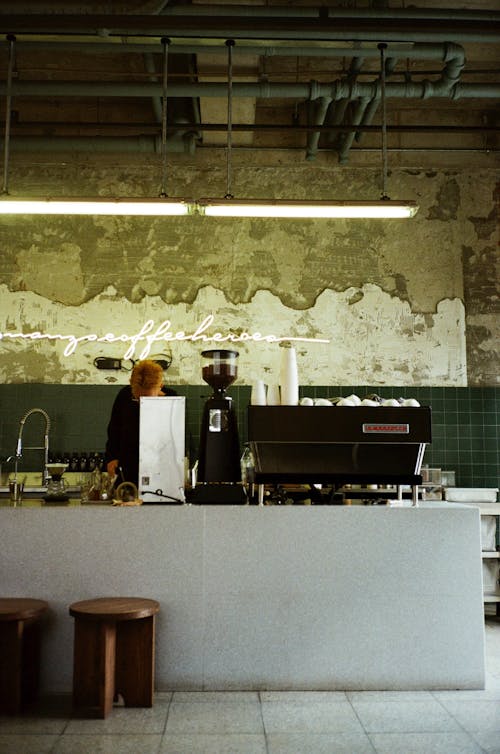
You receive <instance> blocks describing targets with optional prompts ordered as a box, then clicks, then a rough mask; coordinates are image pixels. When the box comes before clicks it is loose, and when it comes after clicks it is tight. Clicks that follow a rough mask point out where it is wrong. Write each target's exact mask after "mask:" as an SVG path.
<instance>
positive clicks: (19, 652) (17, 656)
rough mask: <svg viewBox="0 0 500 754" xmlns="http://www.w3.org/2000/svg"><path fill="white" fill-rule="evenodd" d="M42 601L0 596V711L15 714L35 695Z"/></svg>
mask: <svg viewBox="0 0 500 754" xmlns="http://www.w3.org/2000/svg"><path fill="white" fill-rule="evenodd" d="M48 608H49V605H48V603H47V602H45V600H35V599H31V598H29V597H0V714H8V715H17V714H18V713H19V712H21V711H22V709H23V708H24V707H25V706H26V705H28V704H30V703H32V702H34V701H35V700H36V698H37V695H38V681H39V671H40V624H41V620H40V619H41V617H42V616H43V614H44V613H45V612H46V611H47V610H48Z"/></svg>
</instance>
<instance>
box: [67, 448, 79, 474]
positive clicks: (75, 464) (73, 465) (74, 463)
mask: <svg viewBox="0 0 500 754" xmlns="http://www.w3.org/2000/svg"><path fill="white" fill-rule="evenodd" d="M69 470H70V471H73V472H76V471H80V459H79V457H78V453H75V452H73V453H72V454H71V458H70V461H69Z"/></svg>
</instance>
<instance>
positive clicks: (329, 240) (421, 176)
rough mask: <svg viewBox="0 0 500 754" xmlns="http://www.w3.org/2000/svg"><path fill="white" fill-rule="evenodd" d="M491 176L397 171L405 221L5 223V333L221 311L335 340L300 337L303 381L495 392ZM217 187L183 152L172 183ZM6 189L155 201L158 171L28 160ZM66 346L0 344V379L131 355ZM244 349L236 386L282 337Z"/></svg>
mask: <svg viewBox="0 0 500 754" xmlns="http://www.w3.org/2000/svg"><path fill="white" fill-rule="evenodd" d="M497 177H498V176H497V174H496V173H495V171H494V170H477V171H474V170H469V171H463V170H461V171H455V170H453V169H450V170H448V171H433V170H418V169H412V170H403V169H401V170H398V171H393V173H392V174H391V175H390V179H389V187H390V194H391V196H392V197H393V198H413V199H416V200H417V201H418V203H419V204H420V211H419V213H418V215H417V216H416V217H415V218H414V219H412V220H411V221H368V220H364V221H324V220H314V221H284V220H223V221H221V220H216V219H213V218H201V217H189V218H163V219H160V218H112V217H94V218H82V217H52V218H43V217H22V216H18V217H2V219H1V222H0V249H1V256H0V296H1V298H0V332H1V333H4V334H5V333H7V334H10V335H12V334H16V333H21V332H23V333H30V332H33V331H41V332H44V333H51V334H62V335H68V334H75V335H76V336H77V337H83V336H85V335H86V334H96V335H98V336H102V335H104V334H106V333H108V332H113V333H114V334H115V335H120V334H129V335H132V334H134V333H138V332H139V331H140V329H141V327H142V326H143V324H144V323H145V322H146V321H147V320H150V319H152V320H154V322H155V326H158V325H160V324H161V323H162V322H164V321H165V320H168V321H169V322H170V323H171V328H170V329H171V331H172V332H173V333H175V332H177V331H181V330H182V331H185V332H186V333H192V332H195V331H196V328H197V326H198V325H199V324H200V323H201V322H202V321H203V320H204V319H205V317H206V316H207V315H213V317H214V321H213V323H212V325H211V327H210V328H209V330H207V331H206V332H207V334H211V333H212V334H213V333H214V332H216V331H219V332H222V333H233V334H236V335H239V334H240V335H241V333H242V332H246V333H255V332H260V333H263V334H270V333H273V334H275V335H277V336H283V337H285V336H293V337H304V338H309V339H316V340H318V339H322V340H329V341H330V342H329V343H327V344H325V343H320V342H302V343H297V348H298V354H299V368H300V377H301V382H302V383H303V384H311V385H324V384H340V383H343V382H345V383H349V384H360V385H362V384H366V385H372V384H381V385H383V384H393V385H398V384H400V385H449V386H464V385H467V384H469V385H471V386H472V385H495V384H498V381H499V377H498V375H499V370H498V353H497V351H498V341H499V325H498V308H499V298H498V248H499V247H498V242H499V223H498V189H497V187H496V180H497ZM224 182H225V168H224V165H223V164H222V163H221V161H220V160H219V162H217V161H215V163H213V164H206V165H203V164H202V165H197V164H194V163H193V164H183V163H181V162H180V161H178V162H177V163H176V164H175V169H174V175H173V180H172V183H173V184H174V185H175V191H172V192H171V193H172V194H174V193H175V195H182V196H191V197H200V196H209V195H212V196H222V195H224V193H225V186H224ZM235 184H237V186H236V185H235V187H234V189H235V190H234V193H235V194H237V195H238V196H256V197H258V196H262V197H265V196H267V197H269V196H275V197H277V198H283V197H290V196H292V195H293V196H294V198H306V197H310V198H316V199H322V198H328V197H330V198H368V199H373V198H377V197H378V195H379V193H380V186H379V184H380V171H379V169H374V168H352V169H349V168H342V169H340V168H336V167H335V168H334V167H331V166H328V165H324V164H320V165H318V166H316V167H315V168H314V170H313V169H311V167H310V166H309V165H307V164H304V163H302V162H297V164H293V165H290V164H287V165H285V166H283V167H280V165H279V164H277V165H274V166H273V167H272V168H270V167H266V166H259V165H257V166H255V167H246V166H244V165H242V166H238V170H237V180H235ZM11 185H12V186H15V192H14V191H11V193H13V194H14V193H15V194H23V193H27V194H35V195H47V194H52V195H68V196H71V195H73V196H76V195H85V194H86V195H96V194H99V195H102V196H113V195H120V196H134V195H135V196H140V195H149V196H155V195H156V194H157V193H158V185H159V181H158V170H157V168H154V167H152V166H148V165H147V164H143V165H141V166H139V165H133V164H131V165H125V166H124V167H120V168H119V167H117V166H116V165H115V164H112V163H109V162H108V163H106V164H103V165H102V166H100V167H97V166H96V165H75V164H74V163H73V164H72V163H70V164H69V165H60V164H54V165H52V164H48V165H44V166H42V165H40V164H36V165H29V164H21V165H17V166H15V167H14V168H13V170H12V173H11ZM200 343H201V341H197V342H194V343H193V342H191V341H189V340H187V341H181V342H174V343H172V344H170V345H171V348H172V352H173V356H174V362H173V365H172V368H171V376H172V380H173V381H174V382H176V383H178V384H182V383H186V384H196V383H199V382H200V381H201V376H200V368H199V363H198V354H199V351H200V350H201V348H200ZM66 345H67V342H60V341H57V340H55V341H54V340H50V341H47V340H38V341H23V340H20V339H10V338H9V337H4V338H3V339H2V340H1V341H0V379H1V380H2V381H3V382H23V381H32V382H67V383H71V382H79V383H88V384H97V383H104V382H110V381H116V380H118V381H121V382H125V381H126V379H127V377H126V375H125V374H123V373H119V374H118V375H117V374H116V373H109V372H101V371H97V370H96V369H95V367H94V366H93V361H94V358H95V357H97V356H102V355H109V356H123V355H124V353H125V351H126V347H127V346H126V344H124V343H113V344H111V343H98V342H90V343H89V342H87V343H82V344H80V345H78V347H77V348H76V349H75V351H74V353H73V354H72V355H70V356H67V357H65V356H64V348H65V346H66ZM143 345H144V343H143ZM166 345H168V343H165V342H158V343H155V344H153V346H154V347H152V351H151V352H152V353H153V352H154V353H160V352H162V351H164V350H165V346H166ZM211 345H212V346H213V344H211ZM238 349H239V350H240V352H241V358H240V382H244V383H247V384H248V383H249V382H251V381H252V380H253V379H256V378H257V377H261V376H264V377H267V378H268V380H271V379H273V375H275V374H277V365H278V362H279V347H278V345H277V344H276V343H273V344H269V343H265V342H259V343H250V344H249V343H243V344H238ZM140 351H141V348H140V347H139V344H138V347H137V349H136V351H135V353H134V356H135V357H137V356H138V355H139V353H140Z"/></svg>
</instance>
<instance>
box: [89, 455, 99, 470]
mask: <svg viewBox="0 0 500 754" xmlns="http://www.w3.org/2000/svg"><path fill="white" fill-rule="evenodd" d="M96 460H97V459H96V454H95V453H91V454H90V455H89V457H88V462H87V471H94V470H95V469H96V468H97V467H96Z"/></svg>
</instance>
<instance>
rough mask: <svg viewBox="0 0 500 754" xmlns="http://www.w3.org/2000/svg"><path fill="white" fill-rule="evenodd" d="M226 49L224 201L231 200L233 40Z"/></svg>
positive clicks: (229, 41) (228, 42)
mask: <svg viewBox="0 0 500 754" xmlns="http://www.w3.org/2000/svg"><path fill="white" fill-rule="evenodd" d="M226 47H227V148H226V157H227V160H226V199H232V197H233V193H232V174H231V168H232V164H231V157H232V154H231V151H232V147H233V47H234V39H228V40H227V42H226Z"/></svg>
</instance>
